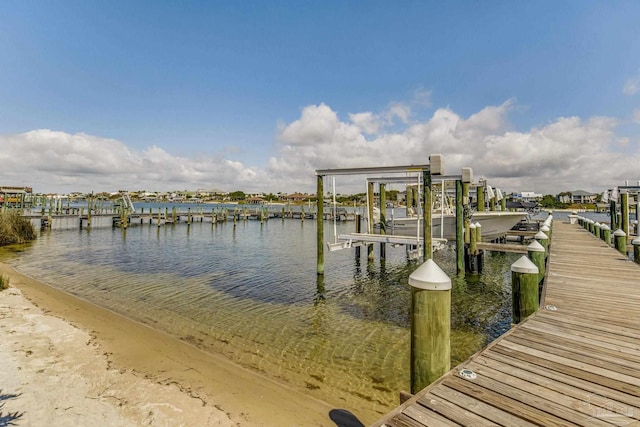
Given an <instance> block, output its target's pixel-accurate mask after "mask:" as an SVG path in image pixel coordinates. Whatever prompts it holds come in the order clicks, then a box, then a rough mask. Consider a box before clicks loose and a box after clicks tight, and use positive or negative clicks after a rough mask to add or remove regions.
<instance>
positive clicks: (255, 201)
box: [246, 196, 265, 205]
mask: <svg viewBox="0 0 640 427" xmlns="http://www.w3.org/2000/svg"><path fill="white" fill-rule="evenodd" d="M264 201H265V200H264V199H263V198H262V197H260V196H253V197H249V198H248V199H246V202H247V203H248V204H250V205H261V204H262V203H264Z"/></svg>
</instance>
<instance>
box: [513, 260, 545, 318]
mask: <svg viewBox="0 0 640 427" xmlns="http://www.w3.org/2000/svg"><path fill="white" fill-rule="evenodd" d="M538 274H539V271H538V267H536V265H535V264H534V263H533V262H531V260H530V259H529V258H527V257H526V256H524V255H523V256H522V257H520V259H518V260H517V261H516V262H514V263H513V264H511V296H512V298H511V299H512V316H513V323H515V324H518V323H520V322H522V321H523V320H524V319H526V318H527V317H528V316H529V315H531V314H533V313H535V312H536V310H538Z"/></svg>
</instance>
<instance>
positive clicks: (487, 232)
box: [378, 212, 527, 241]
mask: <svg viewBox="0 0 640 427" xmlns="http://www.w3.org/2000/svg"><path fill="white" fill-rule="evenodd" d="M526 216H527V213H526V212H475V213H474V214H473V216H472V218H471V221H472V222H473V223H480V225H481V226H482V239H483V240H485V241H489V240H494V239H497V238H498V237H501V236H504V235H505V234H506V233H507V232H508V231H509V230H511V228H513V226H514V225H516V224H517V223H518V222H520V220H522V219H523V218H525V217H526ZM420 224H422V222H420ZM431 224H432V228H431V230H432V235H433V237H443V238H445V239H447V240H455V238H456V217H455V215H444V216H440V215H434V216H433V218H432V222H431ZM378 228H379V227H378ZM385 232H386V234H391V235H395V236H416V237H417V236H421V234H422V233H421V232H420V233H419V230H418V220H417V218H395V219H393V220H389V221H387V224H386V227H385Z"/></svg>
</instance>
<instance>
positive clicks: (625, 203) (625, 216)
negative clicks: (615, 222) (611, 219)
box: [620, 190, 629, 245]
mask: <svg viewBox="0 0 640 427" xmlns="http://www.w3.org/2000/svg"><path fill="white" fill-rule="evenodd" d="M620 217H621V218H620V220H621V221H620V228H621V229H622V231H624V233H625V236H629V193H627V192H626V190H623V191H622V192H621V193H620ZM626 243H627V242H625V245H626Z"/></svg>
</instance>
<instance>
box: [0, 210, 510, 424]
mask: <svg viewBox="0 0 640 427" xmlns="http://www.w3.org/2000/svg"><path fill="white" fill-rule="evenodd" d="M145 211H146V209H145ZM315 225H316V224H315V221H313V220H306V221H305V222H304V223H303V222H301V221H300V220H291V219H287V220H285V221H282V220H280V219H271V220H269V221H267V222H265V223H264V224H262V225H261V224H260V222H259V221H246V222H243V221H241V222H239V223H238V225H237V227H235V228H234V227H233V224H232V223H231V222H227V223H220V224H217V225H215V226H212V224H211V223H194V224H192V225H191V226H190V227H187V226H186V224H176V225H173V226H166V227H165V226H162V227H157V226H156V225H151V226H149V225H143V226H135V227H131V228H129V229H127V230H120V229H93V230H91V231H89V232H87V231H86V230H74V231H70V230H63V231H49V232H45V233H43V234H42V235H41V236H40V237H39V238H38V239H37V240H36V241H35V242H33V243H31V244H30V245H26V246H23V247H20V248H19V249H20V252H15V250H16V248H15V247H14V248H12V250H9V249H4V250H2V251H0V261H3V262H8V263H10V264H12V265H13V266H15V267H16V268H18V269H19V270H21V271H22V272H24V273H26V274H28V275H30V276H32V277H35V278H37V279H40V280H42V281H44V282H46V283H48V284H50V285H52V286H54V287H56V288H59V289H62V290H64V291H66V292H69V293H71V294H73V295H77V296H80V297H82V298H85V299H87V300H90V301H92V302H94V303H96V304H99V305H101V306H105V307H107V308H110V309H112V310H114V311H116V312H119V313H121V314H124V315H125V316H127V317H130V318H133V319H136V320H139V321H142V322H144V323H146V324H149V325H151V326H153V327H154V328H157V329H159V330H162V331H165V332H168V333H170V334H172V335H174V336H176V337H179V338H180V339H183V340H185V341H188V342H190V343H192V344H194V345H196V346H198V347H199V348H201V349H203V350H205V351H210V352H215V353H219V354H222V355H224V356H226V357H228V358H230V359H232V360H234V361H235V362H237V363H239V364H241V365H243V366H246V367H248V368H251V369H254V370H257V371H260V372H263V373H265V374H266V375H268V376H270V377H273V378H276V379H278V380H280V381H283V382H287V383H290V384H293V385H294V386H297V387H300V388H303V389H305V390H307V392H308V393H309V394H311V395H313V396H316V397H318V398H321V399H324V400H326V401H328V402H329V403H331V404H333V405H335V406H336V407H341V408H346V409H349V410H351V411H352V412H354V413H355V414H358V415H360V414H362V415H361V417H362V418H363V419H365V420H366V419H369V420H374V419H376V418H377V417H378V416H379V414H382V413H385V412H386V411H388V410H389V409H390V408H392V407H393V406H395V405H396V404H397V402H398V391H399V390H408V389H409V350H410V343H409V306H410V288H409V286H408V284H407V282H408V277H409V275H410V274H411V272H412V271H413V270H415V268H417V267H418V266H419V264H418V263H417V262H415V261H411V260H408V259H407V256H406V252H405V250H404V249H403V248H402V247H398V248H392V247H390V246H387V260H386V261H380V260H379V257H378V256H377V251H378V248H377V246H378V245H376V261H375V262H374V263H367V261H366V250H364V249H363V251H362V252H363V255H362V259H361V260H356V259H355V256H354V250H353V249H351V250H343V251H337V252H325V276H324V277H318V276H317V275H316V226H315ZM354 227H355V224H354V223H353V222H345V223H338V233H346V232H352V231H353V229H354ZM325 232H326V233H325V240H326V241H331V240H333V224H332V223H330V222H326V223H325ZM454 255H455V254H454V252H453V250H452V249H447V250H443V251H439V252H437V253H436V254H435V256H434V260H435V261H436V262H437V263H438V265H440V267H441V268H443V269H444V270H445V271H446V272H447V273H449V274H450V276H453V275H454V274H455V256H454ZM518 257H519V256H518V255H516V254H498V253H494V254H490V253H487V254H486V255H485V272H484V274H483V275H481V276H476V277H469V278H467V279H465V278H464V277H463V278H455V279H454V281H453V282H454V286H453V290H452V324H453V331H452V366H454V365H455V364H457V363H459V362H461V361H463V360H465V359H466V358H467V357H469V356H470V355H471V354H473V353H474V352H476V351H478V350H479V349H480V348H481V347H483V346H484V345H486V344H487V342H488V341H490V340H492V339H494V338H496V337H497V336H499V335H500V334H502V333H504V332H505V331H506V330H507V329H508V328H509V323H510V320H511V312H510V272H509V266H510V265H511V263H513V262H514V261H515V260H516V259H517V258H518Z"/></svg>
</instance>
